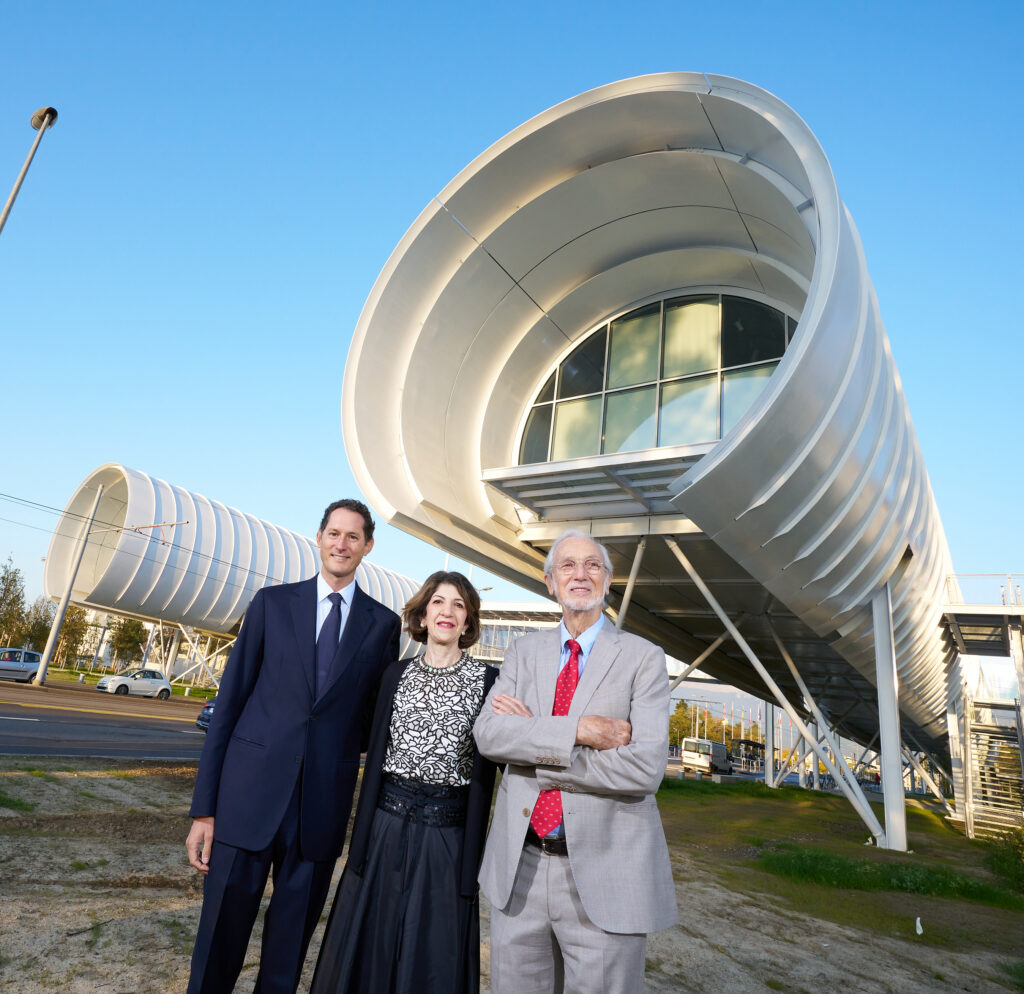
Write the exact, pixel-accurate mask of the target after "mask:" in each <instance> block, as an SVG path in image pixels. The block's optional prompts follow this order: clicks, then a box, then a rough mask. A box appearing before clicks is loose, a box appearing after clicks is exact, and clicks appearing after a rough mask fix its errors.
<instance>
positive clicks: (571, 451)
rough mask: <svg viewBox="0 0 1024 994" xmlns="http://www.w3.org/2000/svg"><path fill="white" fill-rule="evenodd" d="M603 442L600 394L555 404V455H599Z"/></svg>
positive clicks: (571, 456)
mask: <svg viewBox="0 0 1024 994" xmlns="http://www.w3.org/2000/svg"><path fill="white" fill-rule="evenodd" d="M600 446H601V398H600V396H597V397H581V398H580V399H579V400H569V401H566V402H565V403H564V404H559V405H558V406H557V407H556V408H555V430H554V432H553V434H552V437H551V458H552V459H576V458H577V457H579V456H593V455H597V453H598V452H599V451H600Z"/></svg>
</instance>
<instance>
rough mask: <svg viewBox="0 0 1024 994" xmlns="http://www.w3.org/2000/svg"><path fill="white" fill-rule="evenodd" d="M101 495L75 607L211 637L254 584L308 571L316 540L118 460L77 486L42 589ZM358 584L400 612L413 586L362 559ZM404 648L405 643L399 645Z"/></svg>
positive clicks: (56, 589)
mask: <svg viewBox="0 0 1024 994" xmlns="http://www.w3.org/2000/svg"><path fill="white" fill-rule="evenodd" d="M100 485H102V487H103V495H102V497H101V499H100V504H99V507H98V509H97V513H96V520H95V522H94V523H93V526H92V528H91V529H90V534H89V540H88V542H87V543H86V546H85V551H84V556H83V558H82V563H81V566H80V567H79V570H78V575H77V577H76V579H75V585H74V589H73V590H72V599H73V600H75V601H77V602H78V603H80V604H84V605H87V606H89V607H94V608H99V609H103V610H112V611H117V612H119V613H122V614H129V615H133V616H135V617H139V618H145V619H148V620H152V621H157V620H162V621H166V622H170V623H173V624H181V625H185V626H189V627H191V628H195V629H198V630H199V631H201V632H206V633H209V634H214V635H230V634H233V633H235V632H237V630H238V626H239V624H240V623H241V620H242V616H243V615H244V614H245V610H246V608H247V607H248V606H249V602H250V601H251V600H252V598H253V596H254V594H255V593H256V591H257V590H259V588H260V587H265V586H268V585H271V584H277V583H289V582H292V581H295V580H304V579H306V578H307V577H310V576H313V575H315V574H316V572H317V571H318V569H319V568H320V565H319V564H320V558H319V553H318V550H317V547H316V543H315V542H314V541H313V540H312V539H310V538H307V537H306V536H304V535H299V534H297V533H296V532H291V531H287V530H286V529H284V528H278V527H277V526H276V525H272V524H270V523H269V522H267V521H262V520H260V519H259V518H255V517H253V516H252V515H251V514H245V513H243V512H242V511H238V510H236V509H235V508H233V507H228V506H226V505H225V504H222V503H220V502H219V501H214V500H210V499H209V498H207V497H204V496H202V495H201V494H196V493H192V492H191V491H188V490H185V489H183V488H182V487H176V486H173V485H171V484H169V483H166V482H164V481H163V480H158V479H156V478H154V477H152V476H147V475H146V474H145V473H140V472H139V471H138V470H134V469H128V468H127V467H125V466H119V465H117V464H116V463H108V464H107V465H105V466H101V467H100V468H99V469H97V470H96V471H95V472H93V473H91V474H90V475H89V477H88V478H87V479H86V480H85V481H84V482H83V483H82V484H81V486H79V488H78V489H77V490H76V491H75V493H74V495H73V496H72V498H71V500H69V501H68V504H67V507H65V509H64V513H63V515H62V516H61V519H60V521H59V522H58V524H57V527H56V528H55V529H54V533H53V537H52V538H51V540H50V549H49V553H48V555H47V557H46V568H45V570H44V573H43V588H44V593H45V594H46V595H47V596H49V597H54V598H59V597H60V596H61V595H62V594H63V593H64V591H65V589H66V588H67V583H68V577H69V576H70V574H71V569H72V562H73V557H74V555H75V551H76V548H77V546H78V542H79V540H80V538H81V533H82V530H83V522H84V521H85V520H86V519H87V517H88V514H89V511H90V509H91V507H92V505H93V502H94V499H95V495H96V490H97V488H98V487H99V486H100ZM356 581H357V582H358V583H359V585H360V586H361V587H362V588H363V590H365V591H366V592H367V593H368V594H370V596H371V597H374V598H375V599H376V600H378V601H380V602H381V603H382V604H384V605H385V606H387V607H389V608H391V609H392V610H395V611H399V612H401V609H402V606H403V605H404V604H405V602H406V601H407V600H408V599H409V598H410V597H411V596H412V594H414V593H415V592H416V591H417V590H418V589H419V584H418V583H415V582H414V581H412V580H410V579H408V578H407V577H404V576H401V575H399V574H398V573H394V572H392V571H391V570H387V569H383V568H382V567H380V566H376V565H374V564H373V563H370V562H367V561H364V562H363V563H361V564H360V566H359V569H358V571H357V572H356ZM406 648H408V646H403V650H404V649H406Z"/></svg>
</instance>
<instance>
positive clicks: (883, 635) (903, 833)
mask: <svg viewBox="0 0 1024 994" xmlns="http://www.w3.org/2000/svg"><path fill="white" fill-rule="evenodd" d="M871 619H872V622H873V625H874V635H875V678H876V679H875V684H876V686H877V688H878V731H879V738H880V739H881V747H882V753H881V759H880V765H881V769H882V799H883V801H884V802H885V838H886V843H887V844H886V848H887V849H896V850H899V851H900V852H906V851H907V809H906V798H905V797H904V793H903V761H902V756H901V752H902V745H901V738H900V705H899V701H900V695H899V678H898V676H897V673H896V646H895V640H894V637H893V631H892V599H891V597H890V594H889V584H888V583H887V584H886V585H885V586H884V587H882V589H881V590H879V591H878V593H877V594H875V596H874V597H872V598H871Z"/></svg>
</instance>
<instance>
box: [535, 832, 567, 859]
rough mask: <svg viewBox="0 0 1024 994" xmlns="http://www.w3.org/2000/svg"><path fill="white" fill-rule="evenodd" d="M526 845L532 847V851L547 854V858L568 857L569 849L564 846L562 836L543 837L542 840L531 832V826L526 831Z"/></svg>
mask: <svg viewBox="0 0 1024 994" xmlns="http://www.w3.org/2000/svg"><path fill="white" fill-rule="evenodd" d="M526 844H527V845H528V846H533V848H534V849H539V850H540V851H541V852H543V853H547V854H548V855H549V856H568V855H569V847H568V845H567V844H566V841H565V836H562V837H561V838H557V837H555V838H553V837H551V836H545V837H544V838H543V839H542V838H541V837H540V836H539V835H538V834H537V833H536V832H535V831H534V830H533V826H532V825H531V826H530V827H529V828H528V829H527V830H526Z"/></svg>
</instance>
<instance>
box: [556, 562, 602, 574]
mask: <svg viewBox="0 0 1024 994" xmlns="http://www.w3.org/2000/svg"><path fill="white" fill-rule="evenodd" d="M580 566H582V567H583V568H584V569H585V570H586V571H587V572H588V573H589V574H590V575H591V576H597V574H598V573H600V572H601V571H602V570H603V569H604V563H603V562H601V560H600V559H585V560H584V561H583V562H582V563H581V562H577V561H576V560H575V559H566V561H565V562H564V563H558V565H557V566H555V570H556V571H557V572H559V573H561V574H562V576H572V575H573V573H575V572H576V570H577V569H578V568H579V567H580Z"/></svg>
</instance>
